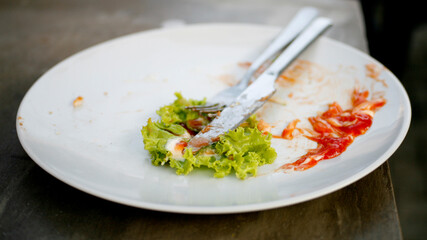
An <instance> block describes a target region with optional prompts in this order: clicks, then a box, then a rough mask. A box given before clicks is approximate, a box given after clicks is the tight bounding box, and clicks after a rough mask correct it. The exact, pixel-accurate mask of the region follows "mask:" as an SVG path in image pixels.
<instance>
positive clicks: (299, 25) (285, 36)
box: [238, 7, 318, 88]
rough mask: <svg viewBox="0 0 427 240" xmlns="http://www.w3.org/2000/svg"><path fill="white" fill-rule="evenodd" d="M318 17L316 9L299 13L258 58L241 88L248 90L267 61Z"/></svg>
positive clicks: (241, 83) (240, 84) (240, 85)
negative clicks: (250, 83)
mask: <svg viewBox="0 0 427 240" xmlns="http://www.w3.org/2000/svg"><path fill="white" fill-rule="evenodd" d="M317 15H318V10H317V9H316V8H314V7H304V8H302V9H301V10H299V11H298V12H297V14H296V15H295V17H294V18H293V19H292V20H291V22H290V23H289V24H288V26H287V27H286V28H285V29H283V30H282V31H281V32H280V33H279V34H278V35H277V36H276V38H275V39H274V40H273V41H272V42H271V43H270V44H269V46H268V47H267V48H266V49H265V50H264V51H263V52H262V53H261V55H259V57H258V58H256V59H255V60H254V61H253V62H252V64H251V66H250V67H249V69H248V70H247V71H246V74H245V75H244V76H243V78H242V80H241V81H240V82H239V83H238V86H239V87H242V88H246V87H247V86H248V82H249V81H250V79H251V78H252V77H253V74H254V73H255V72H256V71H257V70H258V68H259V67H261V65H262V64H264V62H265V61H267V60H268V59H269V58H271V57H273V56H274V55H275V54H277V53H278V52H279V51H280V50H281V49H283V48H285V47H286V46H288V45H289V43H290V42H292V40H294V39H295V38H296V37H297V36H298V34H300V33H301V32H302V31H303V30H304V29H305V28H306V27H307V26H308V25H309V24H310V23H311V22H312V21H313V20H314V18H316V17H317Z"/></svg>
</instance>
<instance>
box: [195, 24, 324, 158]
mask: <svg viewBox="0 0 427 240" xmlns="http://www.w3.org/2000/svg"><path fill="white" fill-rule="evenodd" d="M331 26H332V21H331V19H329V18H325V17H320V18H317V19H316V20H315V21H313V22H312V23H311V24H310V25H309V26H308V28H306V29H305V30H304V31H303V32H302V33H301V34H300V35H299V36H298V37H297V38H296V39H295V40H294V41H293V42H292V43H291V44H290V45H289V46H288V47H287V48H286V49H285V50H284V51H283V52H282V53H281V54H280V55H279V57H278V58H277V59H276V60H275V61H274V62H273V64H271V65H270V67H269V68H268V69H267V70H265V71H264V73H263V74H261V75H260V76H259V77H258V79H257V80H256V81H255V82H254V83H252V84H251V85H249V87H247V88H246V89H245V90H244V91H243V92H242V93H241V94H240V95H239V96H237V98H236V99H235V100H234V101H233V103H231V104H230V105H228V106H227V107H226V108H224V110H222V112H221V114H220V116H218V117H216V118H215V119H214V120H213V121H212V122H211V123H210V124H209V125H207V126H206V127H205V128H204V129H203V130H202V131H200V132H199V133H198V134H197V135H196V136H194V137H193V138H192V139H191V140H190V141H189V142H188V146H187V148H191V149H192V151H193V152H196V151H198V150H199V149H200V148H202V147H204V146H208V145H210V144H212V143H214V142H216V141H218V140H219V137H220V136H221V135H222V134H224V133H226V132H228V131H229V130H233V129H235V128H236V127H238V126H239V125H240V124H241V123H243V122H244V121H245V120H246V119H247V118H248V117H249V116H251V115H252V114H253V113H254V112H255V111H256V110H258V109H259V108H260V107H261V106H262V105H264V103H265V102H266V101H267V100H268V99H269V98H270V97H271V96H272V95H273V94H274V93H275V91H276V89H275V88H274V82H275V81H276V79H277V78H278V77H279V76H280V74H281V73H282V72H283V70H284V69H285V68H286V67H288V66H289V65H290V64H291V63H292V62H293V60H294V59H295V58H296V57H297V56H299V55H300V54H301V53H302V52H303V51H304V50H305V49H306V48H307V47H308V46H309V45H310V44H311V43H312V42H313V41H314V40H316V39H317V38H318V37H319V36H320V35H321V34H323V33H324V32H325V31H326V30H327V29H328V28H329V27H331Z"/></svg>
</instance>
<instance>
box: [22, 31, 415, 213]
mask: <svg viewBox="0 0 427 240" xmlns="http://www.w3.org/2000/svg"><path fill="white" fill-rule="evenodd" d="M278 31H279V29H278V28H276V27H268V26H257V25H244V24H201V25H193V26H187V27H180V28H174V29H160V30H153V31H147V32H142V33H137V34H132V35H129V36H125V37H121V38H118V39H115V40H112V41H108V42H105V43H102V44H99V45H97V46H94V47H91V48H89V49H87V50H84V51H82V52H80V53H78V54H76V55H74V56H72V57H70V58H68V59H66V60H64V61H63V62H61V63H59V64H58V65H56V66H55V67H53V68H52V69H51V70H49V71H48V72H47V73H46V74H44V75H43V76H42V77H41V78H40V79H39V80H38V81H37V82H36V83H35V84H34V85H33V86H32V87H31V89H30V90H29V91H28V93H27V94H26V96H25V97H24V99H23V101H22V103H21V106H20V108H19V111H18V115H17V131H18V136H19V139H20V141H21V144H22V146H23V147H24V149H25V150H26V152H27V153H28V154H29V156H30V157H31V158H32V159H33V160H34V161H35V162H36V163H37V164H38V165H40V166H41V167H42V168H43V169H45V170H46V171H47V172H49V173H50V174H52V175H53V176H55V177H56V178H58V179H60V180H62V181H64V182H65V183H67V184H69V185H71V186H74V187H76V188H78V189H80V190H82V191H85V192H87V193H90V194H93V195H95V196H98V197H101V198H104V199H108V200H111V201H115V202H118V203H122V204H126V205H130V206H135V207H141V208H146V209H153V210H160V211H169V212H181V213H233V212H248V211H255V210H263V209H270V208H275V207H281V206H286V205H291V204H295V203H299V202H302V201H306V200H310V199H313V198H316V197H319V196H322V195H325V194H328V193H330V192H333V191H336V190H338V189H340V188H343V187H344V186H346V185H349V184H351V183H353V182H355V181H356V180H358V179H360V178H362V177H363V176H365V175H367V174H368V173H370V172H372V171H373V170H374V169H376V168H377V167H378V166H380V165H381V164H382V163H383V162H384V161H386V160H387V158H389V157H390V156H391V154H392V153H393V152H394V151H395V150H396V149H397V148H398V146H399V145H400V144H401V142H402V141H403V139H404V136H405V134H406V132H407V131H408V128H409V123H410V117H411V109H410V103H409V100H408V96H407V94H406V92H405V90H404V88H403V87H402V85H401V84H400V82H399V81H398V79H396V77H395V76H394V75H393V74H392V73H391V72H389V71H388V70H386V69H383V70H382V72H381V75H380V78H381V79H384V81H385V82H386V84H387V87H385V86H384V85H383V84H382V83H380V82H377V81H374V79H371V78H369V77H366V71H365V65H366V64H370V63H374V64H376V65H377V66H381V64H380V63H378V62H377V61H375V60H374V59H372V58H371V57H369V56H367V55H365V54H364V53H362V52H360V51H358V50H355V49H353V48H351V47H349V46H346V45H344V44H342V43H339V42H336V41H334V40H331V39H328V38H321V39H319V40H318V41H317V42H316V43H315V44H314V45H312V46H311V47H310V48H309V49H308V50H307V51H306V52H305V53H304V54H303V55H302V56H301V58H300V59H303V60H309V61H310V63H313V64H312V65H311V67H310V68H311V70H310V71H309V72H310V73H311V75H315V76H314V77H316V76H317V77H319V74H320V78H322V79H328V80H327V81H329V82H328V84H332V85H329V87H324V88H323V89H324V90H322V91H320V92H323V94H320V95H319V94H318V92H319V89H322V88H321V87H314V88H313V87H310V86H317V85H310V84H308V83H307V82H304V81H310V77H313V76H311V75H310V74H309V75H310V76H306V77H305V78H304V77H302V78H304V79H305V80H304V81H302V83H301V84H303V85H298V84H296V85H293V86H290V88H289V89H293V91H294V93H295V95H298V94H300V95H301V94H302V95H304V94H307V96H308V97H310V96H311V97H313V99H312V100H311V103H307V102H306V103H301V102H300V103H298V101H294V102H292V101H293V100H292V99H296V98H295V97H294V98H289V99H286V97H283V96H285V95H286V94H288V92H286V89H287V88H283V89H282V90H283V91H282V93H280V91H279V92H278V95H277V96H278V97H280V96H282V97H283V98H282V99H281V100H280V99H279V100H278V101H288V102H287V105H286V106H283V105H280V104H273V103H269V104H267V106H266V108H265V109H264V110H262V111H263V113H262V114H261V115H264V117H265V118H266V119H268V121H270V122H272V121H275V120H274V118H276V120H277V119H279V120H280V117H283V116H285V117H286V116H287V119H282V120H283V121H281V122H280V121H277V122H276V123H275V126H276V128H275V129H274V131H276V132H277V131H280V128H281V127H282V125H283V126H284V124H286V123H287V122H289V121H290V120H291V118H292V119H293V118H305V117H307V116H310V114H314V113H315V112H316V111H319V110H321V109H325V107H326V106H327V103H330V102H332V101H334V100H336V101H338V102H339V103H340V104H342V105H344V106H345V105H346V104H347V105H348V99H349V97H350V91H351V90H352V88H353V87H354V86H356V85H358V86H361V87H363V88H366V89H369V90H371V91H380V92H383V93H384V96H385V98H386V99H387V104H386V105H385V107H383V108H382V109H381V110H380V111H379V112H378V113H377V114H376V115H375V118H374V124H373V126H372V128H371V129H370V130H369V131H368V132H367V133H366V134H365V135H363V136H360V137H358V138H357V139H356V141H355V142H354V143H353V145H351V146H350V147H349V148H348V149H347V151H346V152H345V153H343V154H342V155H341V156H339V157H337V158H335V159H331V160H327V161H322V162H320V163H319V164H318V165H317V166H315V167H313V168H311V169H309V170H307V171H303V172H293V173H281V172H274V171H273V170H274V168H277V167H278V166H280V164H282V163H284V162H288V161H292V160H293V159H294V158H295V157H298V154H299V155H301V154H303V153H304V152H303V151H302V150H301V149H303V150H304V149H305V150H306V149H307V148H308V147H309V145H310V144H308V145H304V144H306V143H304V141H303V140H301V139H300V140H298V137H297V138H296V140H295V142H296V143H298V144H299V145H298V144H297V147H295V144H294V145H292V144H289V142H287V143H286V142H284V141H283V140H281V141H282V142H277V141H275V142H274V143H273V146H275V147H276V149H277V150H278V153H279V157H278V160H276V162H275V164H273V165H271V166H266V167H262V168H261V169H260V172H261V173H262V174H261V175H260V176H258V177H253V178H249V179H247V180H244V181H242V180H239V179H237V178H236V177H234V176H228V177H225V178H222V179H216V178H213V177H212V172H211V171H209V170H195V171H193V172H191V173H190V174H189V175H187V176H178V175H176V174H175V172H174V170H173V169H170V168H167V167H155V166H153V165H151V162H150V159H149V155H148V153H147V152H146V151H145V150H144V145H143V142H142V137H141V135H140V129H141V127H142V126H143V125H144V124H145V123H146V121H147V119H148V118H149V117H155V115H156V114H155V111H156V109H158V108H159V107H160V106H162V105H165V104H169V103H170V102H172V101H173V100H174V96H173V93H174V92H176V91H180V92H182V94H183V95H184V96H185V97H191V98H203V97H209V96H212V95H213V94H215V93H216V92H217V91H219V90H221V89H223V88H225V87H227V84H225V83H226V82H227V81H231V82H233V81H235V79H238V78H239V77H240V76H241V75H242V73H243V72H244V69H243V68H242V67H239V64H238V63H241V62H245V61H251V60H252V59H253V58H254V57H255V56H256V55H257V54H258V53H259V52H260V51H261V50H262V49H263V47H264V46H265V45H266V44H267V43H268V41H269V40H270V39H272V38H273V36H274V35H275V34H276V33H278ZM313 69H314V70H313ZM319 69H321V70H319ZM313 72H314V73H313ZM304 84H305V85H304ZM301 86H302V87H301ZM324 86H328V85H327V84H326V85H324ZM288 87H289V86H288ZM298 91H299V92H298ZM316 94H317V95H316ZM288 95H289V94H288ZM77 96H82V97H83V104H82V105H81V106H80V107H73V100H74V99H75V98H76V97H77ZM300 97H301V96H300ZM298 104H302V105H300V106H303V107H301V108H298V109H295V107H296V106H298ZM304 104H305V105H304ZM268 105H271V106H269V107H268ZM275 107H277V108H275ZM272 109H273V110H272ZM292 109H293V110H292ZM278 110H281V111H278ZM278 112H287V114H288V115H286V114H285V115H283V116H282V115H280V114H276V113H278ZM279 125H280V126H279ZM298 141H300V142H298ZM292 146H293V147H292ZM292 149H293V150H292Z"/></svg>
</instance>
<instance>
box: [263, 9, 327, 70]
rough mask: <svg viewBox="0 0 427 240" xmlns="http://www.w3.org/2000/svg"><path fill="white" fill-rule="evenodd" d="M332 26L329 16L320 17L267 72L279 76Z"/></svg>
mask: <svg viewBox="0 0 427 240" xmlns="http://www.w3.org/2000/svg"><path fill="white" fill-rule="evenodd" d="M331 26H332V21H331V19H329V18H325V17H319V18H317V19H316V20H315V21H314V22H313V23H312V24H310V26H309V27H308V28H307V29H306V30H305V31H304V32H302V33H301V34H300V35H299V36H298V37H297V38H296V39H295V40H294V41H293V42H292V44H291V45H290V46H289V47H288V48H286V49H285V50H284V51H283V53H282V54H280V56H279V57H278V58H277V59H276V60H275V61H274V62H273V63H272V64H271V65H270V67H269V68H268V69H267V70H266V72H265V73H266V74H269V75H274V76H276V77H278V76H279V75H280V74H281V73H282V71H283V70H284V69H285V68H286V67H288V66H289V64H291V63H292V61H293V60H295V58H296V57H297V56H298V55H299V54H300V53H301V52H302V51H304V50H305V49H306V48H307V46H309V45H310V43H311V42H313V41H314V40H316V39H317V38H318V37H319V36H320V35H321V34H322V33H323V32H324V31H326V30H327V29H328V28H329V27H331Z"/></svg>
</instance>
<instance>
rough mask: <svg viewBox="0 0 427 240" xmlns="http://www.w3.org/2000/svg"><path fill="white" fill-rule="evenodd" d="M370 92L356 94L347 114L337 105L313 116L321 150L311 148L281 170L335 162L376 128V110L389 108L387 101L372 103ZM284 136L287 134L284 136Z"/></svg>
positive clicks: (304, 168)
mask: <svg viewBox="0 0 427 240" xmlns="http://www.w3.org/2000/svg"><path fill="white" fill-rule="evenodd" d="M368 96H369V92H368V91H363V92H359V91H358V90H357V89H355V90H354V91H353V96H352V103H353V108H352V109H349V110H346V111H343V110H342V108H341V106H340V105H338V104H337V103H336V102H334V103H332V104H330V105H329V108H328V110H327V111H326V112H324V113H322V114H320V115H318V116H316V117H310V118H309V119H308V120H309V121H310V123H311V125H312V126H313V129H314V132H313V133H312V136H306V137H307V138H308V139H311V140H313V141H315V142H317V144H318V145H317V148H315V149H311V150H309V151H308V152H307V154H305V155H304V156H302V157H301V158H300V159H298V160H297V161H295V162H293V163H288V164H285V165H283V166H281V167H280V169H285V170H291V169H293V170H297V171H304V170H306V169H309V168H311V167H313V166H315V165H316V164H317V163H318V162H319V161H322V160H326V159H331V158H334V157H337V156H339V155H340V154H341V153H343V152H344V151H345V150H346V149H347V147H348V146H349V145H350V144H351V143H352V142H353V141H354V139H355V138H356V137H357V136H360V135H362V134H364V133H365V132H366V131H367V130H368V129H369V128H370V127H371V125H372V121H373V117H374V113H375V111H377V110H379V109H380V108H381V107H382V106H384V105H385V103H386V100H385V99H382V98H381V99H376V100H372V101H368V100H367V97H368ZM282 135H283V134H282Z"/></svg>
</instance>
